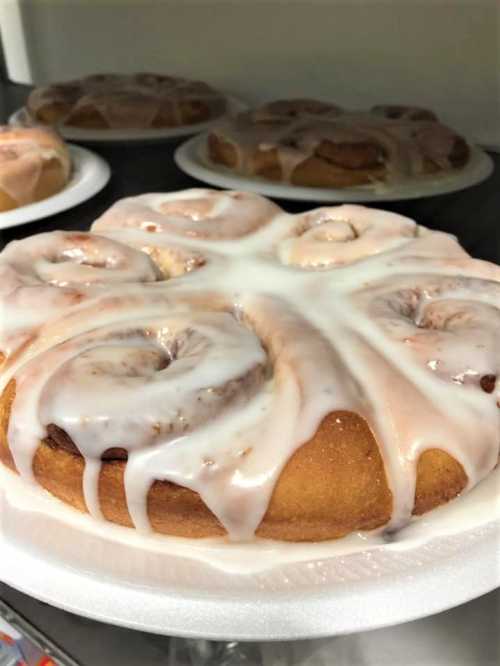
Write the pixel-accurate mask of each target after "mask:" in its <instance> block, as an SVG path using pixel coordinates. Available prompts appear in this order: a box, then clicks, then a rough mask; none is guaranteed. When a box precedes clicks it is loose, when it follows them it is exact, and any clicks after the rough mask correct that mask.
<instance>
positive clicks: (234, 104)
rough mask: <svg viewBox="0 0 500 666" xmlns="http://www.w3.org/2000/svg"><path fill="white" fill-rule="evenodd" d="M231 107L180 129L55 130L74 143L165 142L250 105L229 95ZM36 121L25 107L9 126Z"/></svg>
mask: <svg viewBox="0 0 500 666" xmlns="http://www.w3.org/2000/svg"><path fill="white" fill-rule="evenodd" d="M227 102H228V108H227V112H226V113H225V114H223V115H222V116H217V117H216V118H212V119H211V120H207V121H205V122H203V123H196V124H194V125H181V126H180V127H163V128H158V129H101V130H99V129H83V128H80V127H69V126H65V125H59V126H58V127H57V128H56V129H57V131H58V132H59V134H60V135H61V136H62V137H64V138H65V139H69V140H71V141H83V142H84V143H85V142H87V141H88V142H91V143H114V142H129V141H138V142H142V141H164V140H166V139H175V138H178V137H183V136H189V135H191V134H198V133H199V132H204V131H206V130H207V129H209V128H210V127H211V126H212V125H213V124H214V123H215V122H218V121H220V120H221V118H224V117H226V116H228V115H232V114H235V113H239V112H240V111H245V109H247V105H246V104H245V103H244V102H243V101H242V100H240V99H238V98H237V97H233V96H232V95H227ZM33 122H34V121H33V119H32V118H31V116H30V114H29V112H28V110H27V109H26V107H24V106H23V107H22V108H20V109H18V110H17V111H15V112H14V113H13V114H12V115H11V116H10V117H9V124H11V125H32V124H33Z"/></svg>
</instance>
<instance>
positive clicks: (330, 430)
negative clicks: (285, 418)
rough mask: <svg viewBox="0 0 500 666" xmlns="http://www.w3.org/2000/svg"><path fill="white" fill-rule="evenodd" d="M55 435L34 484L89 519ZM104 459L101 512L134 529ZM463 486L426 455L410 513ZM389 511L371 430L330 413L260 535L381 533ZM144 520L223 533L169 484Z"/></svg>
mask: <svg viewBox="0 0 500 666" xmlns="http://www.w3.org/2000/svg"><path fill="white" fill-rule="evenodd" d="M14 397H15V383H14V382H11V383H10V384H9V385H8V387H7V389H6V390H5V391H4V393H3V395H2V397H1V399H0V460H1V461H2V462H3V463H4V464H5V465H7V466H8V467H10V468H11V469H15V466H14V462H13V459H12V455H11V453H10V450H9V446H8V441H7V428H8V420H9V414H10V410H11V406H12V402H13V400H14ZM52 433H53V434H52V436H49V437H48V438H47V439H45V440H43V441H41V442H40V445H39V448H38V450H37V453H36V455H35V458H34V463H33V467H34V472H35V476H36V478H37V480H38V482H39V483H40V485H41V486H43V487H44V488H45V489H47V490H48V491H49V492H50V493H52V494H53V495H55V496H56V497H58V498H59V499H61V500H62V501H63V502H65V503H66V504H69V505H71V506H72V507H74V508H76V509H78V510H80V511H86V505H85V500H84V496H83V490H82V478H83V470H84V464H85V463H84V460H83V458H82V457H81V456H80V454H79V453H78V451H77V450H76V448H75V446H74V444H73V443H72V442H71V440H70V439H69V437H68V436H67V435H66V434H65V433H63V434H62V436H61V431H59V436H57V434H56V433H57V430H52ZM54 435H55V439H54ZM56 440H57V441H56ZM108 455H111V456H115V458H114V459H106V460H103V463H102V471H101V475H100V480H99V498H100V503H101V510H102V512H103V514H104V516H105V518H106V519H107V520H109V521H111V522H113V523H117V524H119V525H124V526H128V527H131V526H132V523H131V519H130V516H129V513H128V510H127V504H126V499H125V488H124V482H123V477H124V472H125V467H126V464H127V462H126V460H125V459H123V458H125V456H126V454H125V452H123V450H120V449H118V450H112V451H110V452H108ZM120 458H122V459H120ZM466 483H467V477H466V474H465V472H464V470H463V468H462V467H461V465H460V464H459V463H458V462H457V461H456V460H454V459H453V458H452V457H451V456H450V455H448V454H447V453H445V452H444V451H442V450H440V449H430V450H428V451H426V452H425V453H423V454H422V456H421V457H420V459H419V462H418V477H417V488H416V495H415V506H414V510H413V513H414V514H422V513H425V512H426V511H429V510H431V509H433V508H435V507H437V506H439V505H440V504H443V503H445V502H447V501H448V500H450V499H452V498H454V497H456V496H457V495H458V494H459V493H460V492H461V491H462V490H463V488H464V487H465V486H466ZM391 509H392V496H391V492H390V490H389V488H388V486H387V480H386V475H385V471H384V465H383V462H382V459H381V456H380V453H379V449H378V446H377V443H376V441H375V439H374V437H373V434H372V433H371V431H370V429H369V427H368V426H367V424H366V422H365V421H364V420H363V419H362V418H361V417H359V416H358V415H356V414H353V413H352V412H335V413H332V414H330V415H328V416H327V417H326V418H325V419H324V420H323V421H322V423H321V424H320V426H319V428H318V430H317V432H316V434H315V435H314V437H312V439H310V440H309V441H308V442H306V443H305V444H304V445H303V446H302V447H300V449H299V450H298V451H296V453H295V454H294V455H293V456H292V457H291V459H290V460H289V461H288V463H287V465H286V466H285V468H284V470H283V472H282V474H281V476H280V478H279V480H278V483H277V485H276V487H275V490H274V493H273V496H272V499H271V502H270V505H269V507H268V510H267V513H266V515H265V517H264V519H263V521H262V523H261V525H260V526H259V528H258V530H257V535H258V536H261V537H266V538H271V539H279V540H285V541H321V540H326V539H336V538H339V537H342V536H344V535H346V534H348V533H350V532H353V531H358V530H368V529H373V528H375V527H379V526H381V525H384V524H385V523H387V522H388V521H389V519H390V516H391ZM148 514H149V519H150V521H151V524H152V526H153V528H154V530H155V531H156V532H159V533H162V534H170V535H175V536H182V537H191V538H199V537H211V536H219V535H223V534H224V533H225V531H224V529H223V527H222V526H221V524H220V523H219V521H218V520H217V519H216V517H215V516H214V515H213V514H212V513H211V512H210V510H209V509H208V508H207V507H206V506H205V504H204V503H203V501H202V500H201V498H200V496H199V495H198V494H197V493H195V492H193V491H192V490H189V489H187V488H183V487H180V486H178V485H176V484H173V483H170V482H165V481H156V482H155V483H154V484H153V486H152V487H151V489H150V491H149V495H148Z"/></svg>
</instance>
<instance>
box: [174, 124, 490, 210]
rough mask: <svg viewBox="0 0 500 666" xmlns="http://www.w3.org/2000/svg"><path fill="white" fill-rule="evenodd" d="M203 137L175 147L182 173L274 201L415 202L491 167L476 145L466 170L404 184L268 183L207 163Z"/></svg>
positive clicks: (476, 178) (472, 181) (468, 182)
mask: <svg viewBox="0 0 500 666" xmlns="http://www.w3.org/2000/svg"><path fill="white" fill-rule="evenodd" d="M206 138H207V137H206V134H202V135H200V136H195V137H193V138H191V139H189V140H188V141H186V142H185V143H183V144H182V145H181V146H179V147H178V148H177V150H176V151H175V155H174V159H175V162H176V164H177V166H178V167H179V168H180V169H182V171H184V172H185V173H187V174H188V175H190V176H193V177H194V178H198V180H202V181H204V182H206V183H209V184H210V185H218V186H219V187H225V188H230V189H236V190H247V191H250V192H257V193H258V194H264V195H266V196H269V197H275V198H277V199H296V200H300V201H321V202H334V201H336V202H338V201H342V202H356V201H363V202H377V201H395V200H401V199H416V198H420V197H429V196H435V195H437V194H446V193H449V192H456V191H457V190H463V189H465V188H466V187H471V186H472V185H476V184H477V183H480V182H481V181H483V180H486V178H488V177H489V176H490V175H491V173H492V171H493V168H494V165H493V161H492V159H491V158H490V157H489V155H487V154H486V153H485V152H484V151H483V150H481V149H480V148H478V147H477V146H473V147H472V150H471V156H470V160H469V162H468V164H467V165H466V167H465V168H464V169H461V170H460V171H456V172H453V173H452V174H446V175H442V176H435V175H434V176H420V177H418V178H415V179H413V180H411V181H408V182H405V183H397V184H390V185H386V184H378V185H364V186H360V187H345V188H339V189H331V188H323V187H302V186H298V185H288V184H285V183H271V182H269V181H267V180H264V179H263V178H259V177H248V178H247V177H245V176H240V175H238V174H235V173H234V172H232V171H230V170H229V169H226V168H225V167H223V166H220V165H218V164H214V163H212V162H210V160H209V158H208V156H207V150H206V143H207V141H206Z"/></svg>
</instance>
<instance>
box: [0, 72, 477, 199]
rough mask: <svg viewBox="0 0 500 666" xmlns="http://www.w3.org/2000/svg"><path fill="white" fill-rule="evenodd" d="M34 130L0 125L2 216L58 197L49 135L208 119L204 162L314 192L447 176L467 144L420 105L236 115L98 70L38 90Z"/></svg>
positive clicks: (185, 85) (184, 84) (222, 103)
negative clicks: (70, 130) (57, 131)
mask: <svg viewBox="0 0 500 666" xmlns="http://www.w3.org/2000/svg"><path fill="white" fill-rule="evenodd" d="M26 110H27V113H28V116H29V118H30V121H32V122H33V123H35V124H38V125H39V126H37V127H36V128H31V129H29V128H27V129H26V128H17V129H13V130H9V129H8V128H3V129H2V128H0V129H1V130H2V131H0V212H2V211H6V210H10V209H12V208H16V207H18V206H22V205H26V204H27V203H33V202H35V201H39V200H41V199H44V198H46V197H49V196H51V195H52V194H55V193H56V192H59V191H60V190H61V189H62V188H63V187H64V186H65V185H66V184H67V182H68V177H69V172H70V161H69V156H68V152H67V150H66V149H65V147H64V144H63V143H62V142H61V141H60V140H59V139H58V138H57V137H56V136H55V135H54V134H53V133H52V131H50V128H52V129H57V128H59V129H63V128H81V129H87V130H89V129H90V130H96V131H98V132H99V131H101V130H104V131H106V130H120V131H126V130H151V129H153V130H155V129H165V128H176V127H181V126H182V127H190V126H193V129H194V128H195V126H196V124H199V123H203V122H207V121H210V122H211V123H212V126H213V129H211V130H210V132H209V133H208V136H207V143H206V149H207V156H208V160H209V162H210V163H211V164H212V165H217V166H223V167H225V168H228V169H230V170H232V171H234V172H236V173H238V174H241V175H243V176H247V177H248V176H250V177H259V178H264V179H265V180H269V181H282V182H286V183H291V184H294V185H305V186H313V187H327V188H338V187H356V186H373V185H376V186H380V184H382V183H393V182H399V181H404V180H407V179H414V178H416V177H419V176H422V175H427V174H434V175H440V174H446V173H450V172H453V171H454V170H457V169H461V168H463V167H464V166H465V165H466V164H467V163H468V161H469V157H470V149H469V146H468V144H467V142H466V140H465V139H464V138H463V137H461V136H460V135H459V134H457V133H456V132H454V131H453V130H451V129H449V128H448V127H446V126H445V125H443V124H441V123H440V122H439V121H438V119H437V117H436V115H435V114H434V113H433V112H432V111H429V110H427V109H422V108H418V107H409V106H398V105H380V106H374V107H373V108H372V109H371V110H370V111H369V112H366V113H364V112H363V113H362V112H350V111H346V110H344V109H342V108H340V107H339V106H337V105H335V104H332V103H328V102H323V101H319V100H314V99H290V100H277V101H275V102H270V103H267V104H265V105H263V106H261V107H259V108H256V109H252V110H250V111H246V112H243V113H240V114H237V115H231V114H229V113H228V102H227V98H226V96H225V95H224V94H223V93H221V92H219V91H217V90H215V89H214V88H212V87H211V86H209V85H208V84H206V83H204V82H200V81H191V80H189V79H183V78H179V77H173V76H166V75H163V74H154V73H138V74H129V75H123V74H121V75H119V74H95V75H92V76H87V77H84V78H80V79H75V80H72V81H67V82H62V83H54V84H50V85H47V86H40V87H37V88H35V89H34V90H33V91H32V92H31V94H30V95H29V97H28V99H27V102H26Z"/></svg>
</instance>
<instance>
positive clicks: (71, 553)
mask: <svg viewBox="0 0 500 666" xmlns="http://www.w3.org/2000/svg"><path fill="white" fill-rule="evenodd" d="M499 483H500V471H499V470H496V471H495V472H493V473H492V474H491V475H490V477H489V478H488V479H486V480H485V481H483V482H482V483H481V484H480V485H479V486H477V487H476V488H475V489H473V490H472V491H471V492H470V493H468V494H467V495H466V496H464V497H462V498H459V499H457V500H455V501H453V502H451V503H450V504H448V505H447V506H445V507H442V508H440V509H436V510H434V511H433V512H431V513H429V514H427V515H426V516H424V517H422V518H420V519H418V520H416V521H415V522H414V523H413V524H412V525H410V526H409V527H407V528H406V529H405V530H404V531H402V532H400V533H399V535H397V537H396V540H394V541H389V542H384V541H381V540H380V539H379V540H378V542H376V541H371V538H370V537H367V536H366V535H364V536H362V535H354V536H352V537H348V538H345V539H340V540H338V541H336V542H330V543H323V544H302V545H299V544H296V545H290V544H283V543H279V542H270V541H257V542H255V543H251V544H242V545H238V544H230V543H223V544H221V543H220V542H216V541H214V540H212V541H205V540H201V541H200V540H198V541H195V540H188V539H176V538H172V537H170V538H169V537H163V536H155V535H152V536H141V535H139V534H137V533H136V532H135V531H134V530H130V529H127V528H122V527H118V526H115V525H111V524H110V523H105V522H98V521H94V520H93V519H91V518H89V517H88V516H86V515H83V514H80V513H78V512H77V511H75V510H73V509H71V508H69V507H67V506H65V505H63V504H62V503H61V502H59V501H58V500H55V499H54V498H52V497H51V496H50V495H49V494H48V493H46V492H45V491H43V490H41V489H39V488H38V487H35V486H31V485H28V484H26V482H24V481H22V480H21V479H19V478H18V477H17V476H15V475H14V474H13V473H11V472H9V471H7V470H6V469H5V468H2V467H1V466H0V549H1V553H2V562H1V567H0V579H1V580H3V581H4V582H5V583H7V584H9V585H11V586H13V587H15V588H18V589H19V590H21V591H23V592H26V593H27V594H30V595H31V596H34V597H36V598H38V599H41V600H43V601H46V602H48V603H51V604H53V605H55V606H58V607H60V608H63V609H65V610H69V611H72V612H74V613H78V614H81V615H83V616H87V617H90V618H94V619H97V620H101V621H104V622H108V623H114V624H117V625H122V626H126V627H131V628H135V629H141V630H144V631H151V632H155V633H160V634H168V635H177V636H188V637H203V638H213V639H222V640H224V639H225V640H235V639H242V640H277V639H281V640H290V639H297V638H316V637H321V636H332V635H336V634H346V633H351V632H360V631H364V630H367V629H374V628H377V627H382V626H386V625H391V624H396V623H400V622H406V621H408V620H412V619H416V618H419V617H424V616H426V615H431V614H433V613H437V612H439V611H442V610H445V609H447V608H450V607H452V606H456V605H458V604H461V603H463V602H466V601H468V600H470V599H473V598H475V597H478V596H480V595H482V594H485V593H486V592H488V591H490V590H492V589H494V588H495V587H498V586H499V585H500V497H499V495H500V493H499Z"/></svg>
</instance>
